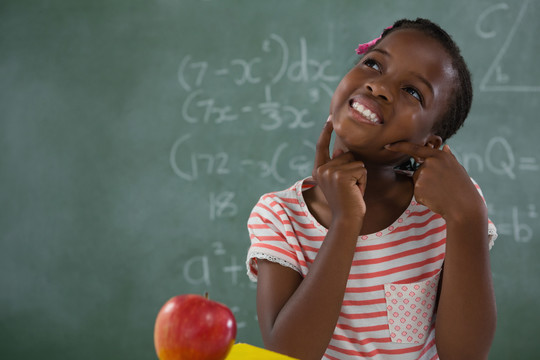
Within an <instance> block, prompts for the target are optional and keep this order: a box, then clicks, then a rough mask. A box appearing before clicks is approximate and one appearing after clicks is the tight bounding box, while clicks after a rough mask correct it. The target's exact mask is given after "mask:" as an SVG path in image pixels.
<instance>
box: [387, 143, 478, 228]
mask: <svg viewBox="0 0 540 360" xmlns="http://www.w3.org/2000/svg"><path fill="white" fill-rule="evenodd" d="M386 149H387V150H390V151H395V152H401V153H404V154H407V155H409V156H412V157H414V158H415V159H417V161H419V162H420V163H422V165H421V166H420V167H419V168H418V170H416V171H415V172H414V175H413V181H414V196H415V198H416V201H418V202H419V203H421V204H423V205H425V206H427V207H428V208H429V209H430V210H432V211H433V212H435V213H437V214H439V215H441V216H442V217H443V218H444V219H445V220H446V221H448V220H450V219H459V218H463V217H466V218H470V217H468V216H469V214H470V215H471V216H474V215H478V214H481V213H482V212H484V211H485V204H484V200H483V199H482V196H481V195H480V193H479V192H478V190H477V189H476V186H475V185H474V183H473V182H472V180H471V178H470V177H469V174H467V171H466V170H465V168H463V166H461V164H460V163H459V162H458V161H457V159H456V157H455V156H454V154H452V152H451V151H450V147H449V146H448V145H444V147H443V149H442V150H439V149H433V148H430V147H428V146H421V145H416V144H413V143H409V142H399V143H394V144H390V145H387V146H386Z"/></svg>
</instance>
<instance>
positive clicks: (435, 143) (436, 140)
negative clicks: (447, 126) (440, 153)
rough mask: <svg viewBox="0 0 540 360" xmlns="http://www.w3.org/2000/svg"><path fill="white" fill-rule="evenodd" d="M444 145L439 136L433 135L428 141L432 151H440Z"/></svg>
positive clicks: (427, 143) (427, 144)
mask: <svg viewBox="0 0 540 360" xmlns="http://www.w3.org/2000/svg"><path fill="white" fill-rule="evenodd" d="M442 144H443V140H442V138H441V137H440V136H439V135H435V134H431V135H429V137H428V138H427V140H426V145H425V146H428V147H430V148H432V149H439V148H440V147H441V145H442Z"/></svg>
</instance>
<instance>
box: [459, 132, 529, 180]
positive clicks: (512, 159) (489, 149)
mask: <svg viewBox="0 0 540 360" xmlns="http://www.w3.org/2000/svg"><path fill="white" fill-rule="evenodd" d="M454 155H456V158H457V159H458V160H459V162H460V163H461V164H462V165H463V167H464V168H465V169H466V170H467V172H471V171H477V172H480V173H482V172H484V171H486V170H487V171H489V172H491V173H493V174H495V175H500V176H504V177H508V178H510V179H512V180H515V179H516V177H517V175H516V172H517V171H521V172H536V171H539V170H540V166H539V165H538V163H537V159H536V158H535V157H532V156H524V157H516V155H515V154H514V150H513V149H512V146H511V145H510V143H509V142H508V140H506V139H505V138H504V137H500V136H497V137H493V138H491V139H490V140H489V141H488V143H487V146H486V149H485V151H484V154H478V153H474V152H462V153H459V152H455V153H454Z"/></svg>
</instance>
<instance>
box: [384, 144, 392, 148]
mask: <svg viewBox="0 0 540 360" xmlns="http://www.w3.org/2000/svg"><path fill="white" fill-rule="evenodd" d="M390 147H392V145H391V144H386V145H384V148H385V149H390Z"/></svg>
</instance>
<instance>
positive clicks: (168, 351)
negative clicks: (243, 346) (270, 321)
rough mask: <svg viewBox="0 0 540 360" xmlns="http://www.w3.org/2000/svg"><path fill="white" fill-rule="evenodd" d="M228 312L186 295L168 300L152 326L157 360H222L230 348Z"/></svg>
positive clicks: (232, 322)
mask: <svg viewBox="0 0 540 360" xmlns="http://www.w3.org/2000/svg"><path fill="white" fill-rule="evenodd" d="M235 338H236V320H235V318H234V315H233V313H232V311H231V310H230V309H229V308H228V307H227V306H225V305H224V304H221V303H219V302H216V301H212V300H209V299H208V294H207V295H206V296H200V295H194V294H186V295H178V296H175V297H173V298H171V299H170V300H168V301H167V302H166V303H165V304H164V305H163V307H162V308H161V309H160V311H159V313H158V316H157V318H156V324H155V326H154V345H155V348H156V353H157V356H158V358H159V359H160V360H181V359H189V360H223V359H225V357H226V356H227V354H228V353H229V351H230V350H231V347H232V346H233V345H234V340H235Z"/></svg>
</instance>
